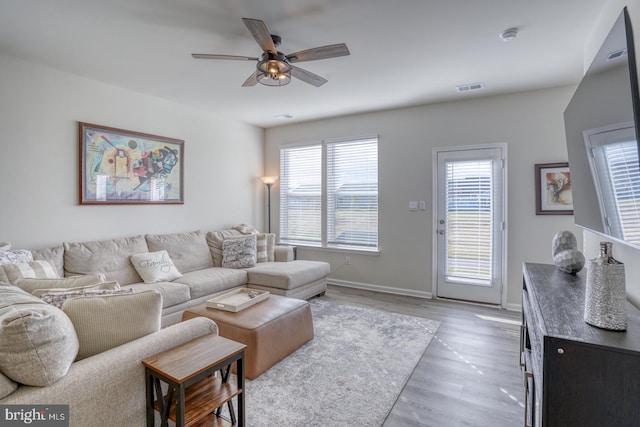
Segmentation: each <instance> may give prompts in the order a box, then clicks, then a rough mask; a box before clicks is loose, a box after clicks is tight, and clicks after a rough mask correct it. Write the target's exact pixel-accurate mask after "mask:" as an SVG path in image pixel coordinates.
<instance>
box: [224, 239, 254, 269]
mask: <svg viewBox="0 0 640 427" xmlns="http://www.w3.org/2000/svg"><path fill="white" fill-rule="evenodd" d="M255 265H256V235H255V234H251V235H249V236H242V237H235V238H230V239H225V240H224V241H223V242H222V267H225V268H249V267H254V266H255Z"/></svg>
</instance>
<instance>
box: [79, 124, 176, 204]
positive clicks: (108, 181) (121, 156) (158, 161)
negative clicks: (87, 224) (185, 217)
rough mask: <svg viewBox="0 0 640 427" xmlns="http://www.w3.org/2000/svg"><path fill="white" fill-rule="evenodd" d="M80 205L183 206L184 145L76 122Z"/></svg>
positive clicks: (131, 132)
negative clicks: (78, 145) (78, 144)
mask: <svg viewBox="0 0 640 427" xmlns="http://www.w3.org/2000/svg"><path fill="white" fill-rule="evenodd" d="M78 134H79V142H80V204H81V205H114V204H117V205H130V204H132V205H138V204H184V184H183V183H184V141H183V140H181V139H175V138H167V137H163V136H158V135H150V134H146V133H140V132H133V131H129V130H124V129H117V128H112V127H106V126H100V125H95V124H91V123H83V122H79V123H78Z"/></svg>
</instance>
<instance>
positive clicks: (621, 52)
mask: <svg viewBox="0 0 640 427" xmlns="http://www.w3.org/2000/svg"><path fill="white" fill-rule="evenodd" d="M626 54H627V49H620V50H616V51H615V52H611V53H610V54H609V55H607V61H612V60H614V59H617V58H620V57H621V56H625V55H626Z"/></svg>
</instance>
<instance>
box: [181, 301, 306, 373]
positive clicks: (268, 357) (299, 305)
mask: <svg viewBox="0 0 640 427" xmlns="http://www.w3.org/2000/svg"><path fill="white" fill-rule="evenodd" d="M198 316H201V317H208V318H209V319H211V320H213V321H214V322H216V324H217V325H218V329H219V334H220V335H221V336H223V337H225V338H229V339H232V340H234V341H238V342H241V343H243V344H246V346H247V349H246V350H245V375H246V377H247V378H249V379H254V378H256V377H257V376H259V375H260V374H262V373H263V372H264V371H266V370H267V369H269V368H270V367H272V366H273V365H275V364H276V363H278V362H279V361H281V360H282V359H284V358H285V357H287V356H288V355H290V354H291V353H293V352H294V351H296V350H297V349H298V348H300V347H301V346H302V345H303V344H304V343H306V342H307V341H310V340H311V339H312V338H313V319H312V318H311V307H310V306H309V303H308V302H307V301H304V300H299V299H294V298H286V297H281V296H278V295H270V296H269V298H267V299H266V300H264V301H261V302H259V303H257V304H255V305H253V306H251V307H248V308H245V309H244V310H242V311H239V312H237V313H233V312H230V311H223V310H217V309H215V308H207V306H206V305H205V304H200V305H198V306H196V307H193V308H190V309H187V310H185V312H184V313H183V315H182V320H187V319H191V318H193V317H198Z"/></svg>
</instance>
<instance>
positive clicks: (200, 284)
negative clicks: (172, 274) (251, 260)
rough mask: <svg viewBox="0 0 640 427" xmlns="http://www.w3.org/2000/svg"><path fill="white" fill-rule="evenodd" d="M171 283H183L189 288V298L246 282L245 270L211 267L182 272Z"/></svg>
mask: <svg viewBox="0 0 640 427" xmlns="http://www.w3.org/2000/svg"><path fill="white" fill-rule="evenodd" d="M172 283H184V284H186V285H189V288H190V289H191V299H195V298H199V297H203V296H205V295H210V294H214V293H216V292H221V291H226V290H227V289H232V288H235V287H237V286H242V285H246V284H247V272H246V271H245V270H235V269H232V268H222V267H212V268H205V269H203V270H198V271H192V272H190V273H186V274H184V275H183V276H182V277H181V278H179V279H176V280H175V281H174V282H172Z"/></svg>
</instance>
